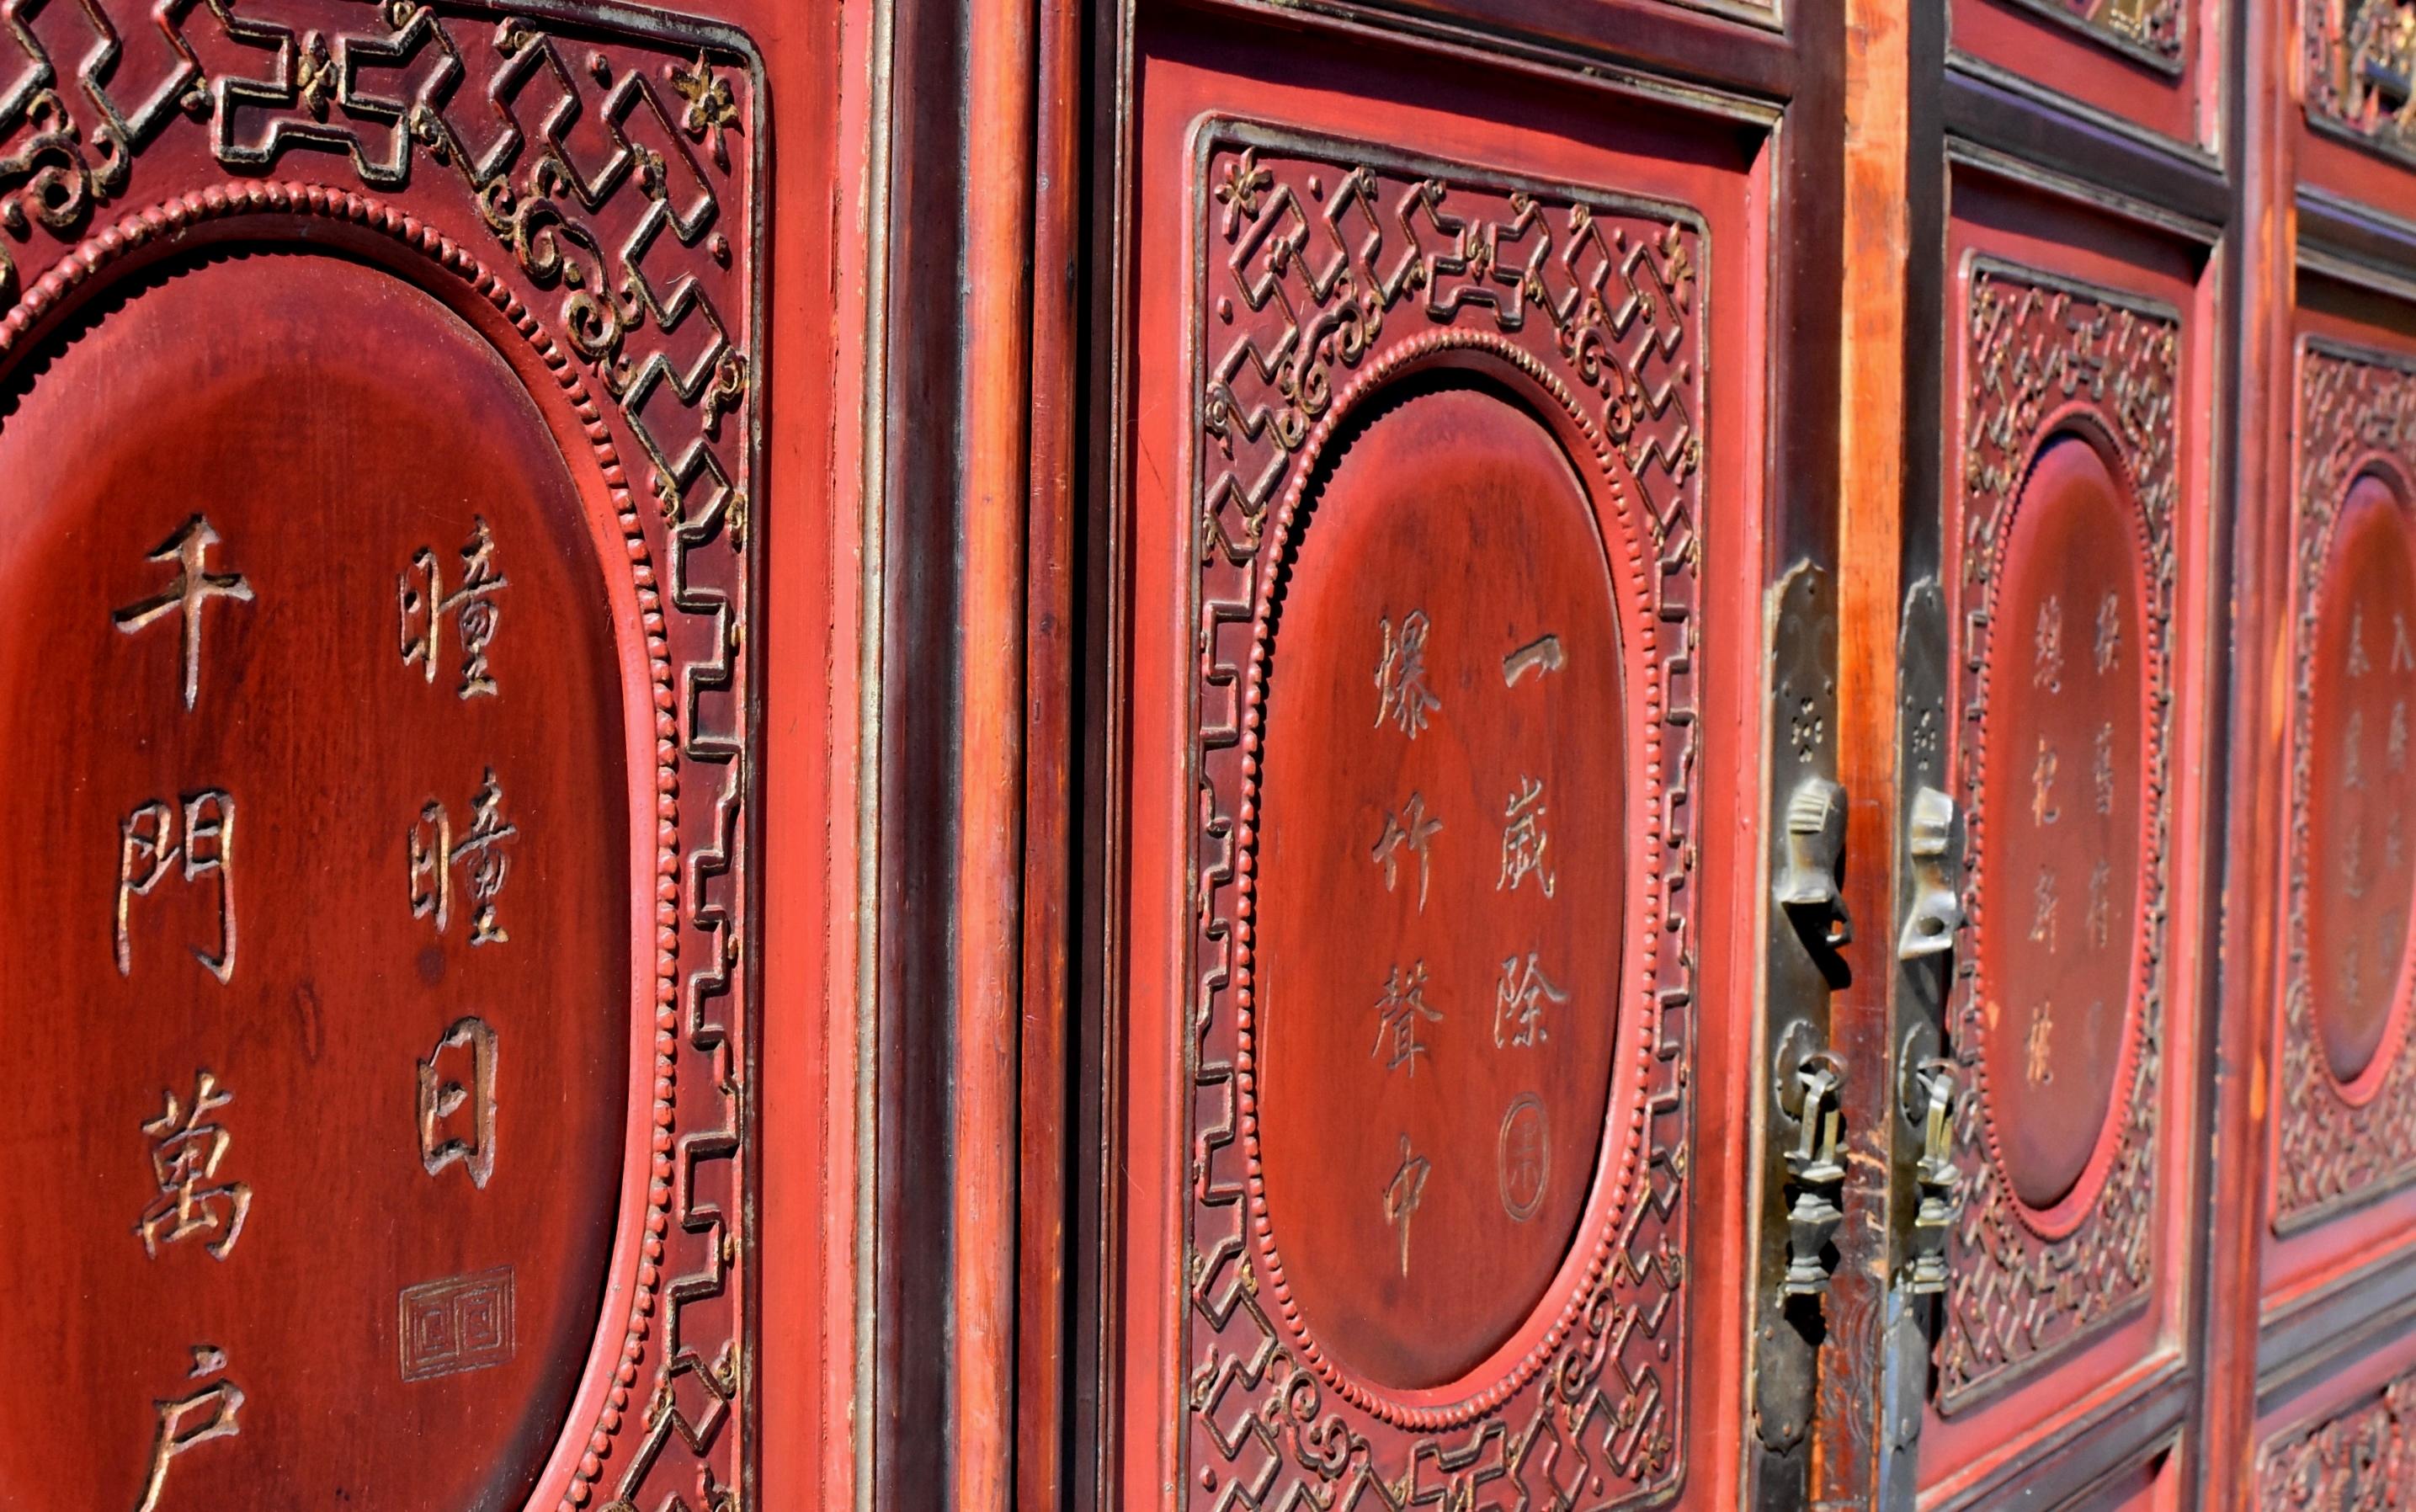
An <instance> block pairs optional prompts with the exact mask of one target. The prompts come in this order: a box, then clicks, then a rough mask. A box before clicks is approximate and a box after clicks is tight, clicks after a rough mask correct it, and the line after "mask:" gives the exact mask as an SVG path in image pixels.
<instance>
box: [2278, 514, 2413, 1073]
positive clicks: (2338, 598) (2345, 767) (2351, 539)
mask: <svg viewBox="0 0 2416 1512" xmlns="http://www.w3.org/2000/svg"><path fill="white" fill-rule="evenodd" d="M2411 545H2416V541H2411V532H2410V529H2409V524H2408V510H2407V506H2406V505H2405V504H2403V503H2402V502H2401V501H2400V500H2399V498H2398V496H2397V494H2396V492H2395V491H2394V490H2393V488H2392V487H2391V485H2390V484H2388V483H2386V482H2385V481H2384V480H2383V479H2382V478H2380V477H2378V476H2375V475H2373V474H2370V473H2369V474H2366V475H2363V476H2360V477H2358V478H2357V479H2356V481H2355V482H2354V483H2352V484H2351V485H2350V488H2349V492H2348V498H2347V499H2346V500H2344V501H2343V502H2342V505H2341V507H2340V512H2339V515H2338V517H2337V518H2336V519H2335V520H2334V522H2333V527H2332V540H2331V542H2330V545H2329V547H2328V548H2327V550H2326V552H2325V561H2324V567H2323V575H2322V578H2321V581H2320V583H2319V586H2318V590H2317V593H2318V600H2317V609H2316V627H2317V629H2316V643H2315V645H2314V647H2313V649H2312V661H2311V663H2310V666H2309V673H2310V674H2311V677H2312V680H2313V684H2314V687H2313V690H2312V691H2313V701H2312V708H2311V710H2310V713H2311V720H2310V733H2311V734H2312V737H2313V738H2312V739H2311V741H2310V748H2309V750H2308V752H2307V762H2308V773H2307V783H2308V791H2307V797H2306V803H2307V826H2308V836H2307V845H2308V860H2309V868H2308V887H2307V893H2306V899H2305V908H2306V919H2307V951H2308V955H2309V957H2310V971H2309V975H2308V982H2307V986H2308V990H2309V991H2310V992H2312V993H2313V995H2314V1003H2313V1005H2312V1016H2313V1019H2314V1021H2315V1027H2316V1031H2317V1035H2318V1038H2319V1040H2320V1041H2321V1044H2322V1048H2323V1065H2324V1068H2325V1070H2327V1071H2328V1072H2329V1073H2330V1074H2331V1076H2332V1079H2333V1081H2336V1082H2338V1083H2340V1084H2341V1087H2342V1092H2343V1095H2344V1096H2346V1097H2347V1098H2348V1100H2349V1101H2351V1102H2363V1101H2365V1100H2366V1099H2367V1098H2368V1097H2370V1096H2372V1095H2373V1093H2374V1092H2375V1090H2376V1089H2377V1087H2378V1085H2379V1081H2380V1078H2379V1077H2378V1076H2369V1075H2367V1072H2368V1071H2369V1070H2370V1069H2373V1068H2374V1067H2375V1066H2377V1064H2378V1060H2380V1059H2381V1057H2380V1056H2379V1055H2378V1051H2381V1049H2382V1046H2383V1038H2384V1033H2385V1031H2386V1030H2388V1029H2389V1028H2391V1027H2392V1025H2393V1023H2394V1022H2395V1021H2396V1020H2397V1019H2398V1017H2399V1016H2400V1013H2401V1011H2402V1005H2403V1004H2404V1002H2405V1001H2406V998H2407V992H2408V988H2407V974H2406V971H2405V969H2404V958H2405V957H2406V954H2407V946H2408V907H2409V904H2410V902H2411V900H2416V853H2411V851H2410V849H2409V847H2410V844H2411V837H2410V836H2409V834H2408V820H2407V816H2406V813H2405V809H2406V808H2407V801H2406V800H2407V796H2408V738H2409V735H2408V720H2409V718H2410V711H2409V706H2408V705H2409V699H2410V695H2411V694H2416V628H2411V622H2416V558H2411V554H2410V549H2411Z"/></svg>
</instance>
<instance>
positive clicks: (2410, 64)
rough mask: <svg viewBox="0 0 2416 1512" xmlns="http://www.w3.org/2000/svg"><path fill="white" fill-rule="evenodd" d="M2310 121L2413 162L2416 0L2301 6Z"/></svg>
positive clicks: (2344, 0) (2306, 0) (2311, 1)
mask: <svg viewBox="0 0 2416 1512" xmlns="http://www.w3.org/2000/svg"><path fill="white" fill-rule="evenodd" d="M2299 9H2300V16H2301V25H2302V27H2303V31H2302V36H2301V45H2302V47H2303V53H2302V57H2303V73H2304V74H2305V77H2306V108H2307V119H2308V121H2309V122H2310V123H2311V124H2313V125H2314V126H2316V127H2317V128H2318V129H2323V130H2326V131H2330V132H2333V133H2335V134H2337V135H2342V136H2347V137H2349V138H2352V139H2354V140H2356V141H2358V142H2361V143H2363V144H2366V145H2368V146H2371V147H2374V148H2376V149H2378V150H2379V151H2381V152H2384V153H2388V154H2389V155H2391V156H2392V157H2394V158H2397V159H2401V160H2403V161H2406V162H2409V163H2416V0H2303V3H2302V5H2301V6H2300V8H2299Z"/></svg>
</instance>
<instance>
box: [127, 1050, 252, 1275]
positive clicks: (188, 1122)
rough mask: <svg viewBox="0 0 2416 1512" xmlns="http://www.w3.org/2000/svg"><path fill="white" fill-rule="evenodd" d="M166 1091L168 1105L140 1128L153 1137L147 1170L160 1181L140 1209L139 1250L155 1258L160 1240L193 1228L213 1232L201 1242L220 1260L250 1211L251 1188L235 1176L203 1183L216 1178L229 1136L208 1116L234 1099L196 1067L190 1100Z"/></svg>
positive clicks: (170, 1241) (174, 1238)
mask: <svg viewBox="0 0 2416 1512" xmlns="http://www.w3.org/2000/svg"><path fill="white" fill-rule="evenodd" d="M165 1096H166V1097H167V1104H168V1105H167V1108H166V1109H165V1110H164V1111H162V1112H161V1113H160V1114H159V1117H157V1118H154V1119H152V1120H150V1121H149V1122H148V1123H145V1124H144V1125H143V1133H145V1134H148V1135H150V1136H151V1139H152V1146H151V1175H152V1178H153V1179H154V1180H155V1181H157V1182H158V1183H159V1196H158V1198H156V1199H155V1200H154V1201H153V1202H152V1203H151V1205H150V1206H148V1207H146V1208H144V1209H143V1217H141V1218H139V1219H138V1220H136V1222H135V1225H134V1232H135V1233H136V1234H137V1235H139V1236H140V1237H141V1238H142V1240H143V1253H144V1254H146V1255H149V1256H150V1257H151V1258H152V1259H154V1260H157V1259H158V1258H159V1247H160V1246H161V1245H163V1244H171V1245H172V1244H174V1243H176V1242H177V1241H178V1240H180V1239H185V1238H188V1237H189V1236H191V1235H193V1234H196V1233H214V1234H217V1235H218V1236H219V1237H218V1239H217V1241H216V1242H214V1243H212V1244H210V1245H208V1246H207V1249H208V1250H209V1254H210V1258H211V1259H212V1260H224V1259H226V1258H227V1255H228V1254H229V1253H230V1252H231V1251H233V1250H234V1242H235V1241H236V1240H237V1239H239V1238H241V1237H242V1236H243V1220H244V1219H245V1217H248V1216H249V1214H250V1212H251V1188H250V1187H248V1186H246V1185H244V1184H243V1183H242V1182H239V1181H232V1182H227V1183H225V1184H223V1185H220V1186H215V1187H205V1186H204V1185H203V1183H204V1182H210V1181H216V1180H217V1179H218V1173H219V1162H221V1161H223V1160H224V1159H225V1158H226V1153H227V1146H228V1145H229V1144H231V1143H232V1142H234V1136H233V1135H231V1134H229V1133H228V1132H227V1131H226V1129H225V1128H223V1127H221V1126H219V1124H218V1123H216V1122H215V1121H213V1120H212V1119H211V1118H210V1115H211V1114H212V1113H215V1112H217V1111H219V1109H221V1108H223V1107H225V1106H226V1105H227V1104H228V1103H230V1102H233V1101H234V1093H232V1092H226V1091H222V1090H221V1089H220V1088H219V1079H218V1078H217V1077H215V1076H213V1075H211V1074H210V1073H209V1072H207V1071H198V1072H195V1073H194V1076H193V1100H192V1101H191V1102H189V1103H187V1102H184V1101H181V1100H180V1099H178V1097H177V1096H176V1095H175V1093H174V1092H170V1093H167V1094H166V1095H165Z"/></svg>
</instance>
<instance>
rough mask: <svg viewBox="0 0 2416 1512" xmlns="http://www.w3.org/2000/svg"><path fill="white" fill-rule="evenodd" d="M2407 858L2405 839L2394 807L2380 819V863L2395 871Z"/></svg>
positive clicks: (2397, 811)
mask: <svg viewBox="0 0 2416 1512" xmlns="http://www.w3.org/2000/svg"><path fill="white" fill-rule="evenodd" d="M2407 859H2408V844H2407V839H2406V838H2405V832H2404V831H2403V830H2402V829H2401V828H2400V823H2399V810H2398V809H2395V808H2394V809H2392V810H2391V812H2390V814H2389V815H2387V816H2386V817H2385V818H2384V819H2383V821H2382V865H2383V867H2384V869H2386V870H2391V871H2396V870H2398V869H2399V868H2400V866H2401V865H2402V864H2403V863H2405V862H2406V861H2407Z"/></svg>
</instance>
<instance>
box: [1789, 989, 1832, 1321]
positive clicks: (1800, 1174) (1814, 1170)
mask: <svg viewBox="0 0 2416 1512" xmlns="http://www.w3.org/2000/svg"><path fill="white" fill-rule="evenodd" d="M1845 1080H1846V1073H1845V1067H1844V1066H1840V1065H1839V1064H1838V1062H1837V1058H1836V1057H1835V1055H1832V1054H1830V1053H1829V1051H1826V1050H1824V1049H1822V1048H1820V1045H1819V1044H1818V1043H1817V1041H1816V1040H1815V1038H1814V1036H1813V1033H1812V1026H1811V1025H1809V1024H1807V1023H1805V1022H1804V1021H1803V1020H1801V1019H1799V1020H1797V1021H1795V1022H1794V1023H1793V1024H1792V1025H1790V1026H1789V1032H1788V1034H1787V1036H1786V1037H1785V1038H1784V1039H1782V1040H1781V1041H1780V1042H1779V1047H1778V1057H1777V1064H1776V1065H1775V1066H1774V1067H1773V1086H1772V1090H1773V1092H1774V1094H1775V1096H1777V1098H1778V1106H1779V1108H1780V1109H1781V1110H1782V1111H1785V1112H1786V1113H1787V1115H1788V1116H1789V1118H1791V1119H1793V1120H1794V1122H1795V1130H1796V1133H1795V1140H1794V1142H1793V1144H1792V1145H1791V1146H1790V1147H1789V1149H1788V1151H1787V1153H1786V1157H1785V1159H1786V1163H1787V1193H1788V1196H1787V1274H1786V1276H1785V1277H1784V1278H1782V1279H1781V1280H1780V1282H1779V1291H1780V1292H1781V1293H1784V1294H1785V1295H1788V1296H1819V1295H1820V1294H1821V1293H1825V1292H1827V1291H1828V1290H1829V1269H1830V1266H1831V1264H1832V1263H1833V1262H1832V1258H1831V1256H1830V1253H1829V1242H1830V1241H1831V1240H1832V1239H1834V1238H1835V1236H1836V1232H1837V1225H1838V1223H1840V1222H1841V1221H1843V1219H1844V1218H1845V1216H1846V1215H1845V1212H1844V1210H1843V1209H1842V1208H1840V1207H1839V1206H1838V1200H1839V1199H1840V1198H1841V1197H1842V1196H1843V1195H1844V1187H1845V1182H1846V1167H1845V1162H1844V1161H1843V1160H1842V1159H1841V1158H1840V1157H1839V1155H1838V1149H1837V1145H1838V1140H1839V1134H1840V1132H1841V1129H1842V1126H1843V1123H1844V1111H1843V1109H1842V1106H1841V1104H1842V1102H1843V1098H1842V1096H1840V1095H1841V1094H1842V1092H1843V1091H1844V1087H1845Z"/></svg>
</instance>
